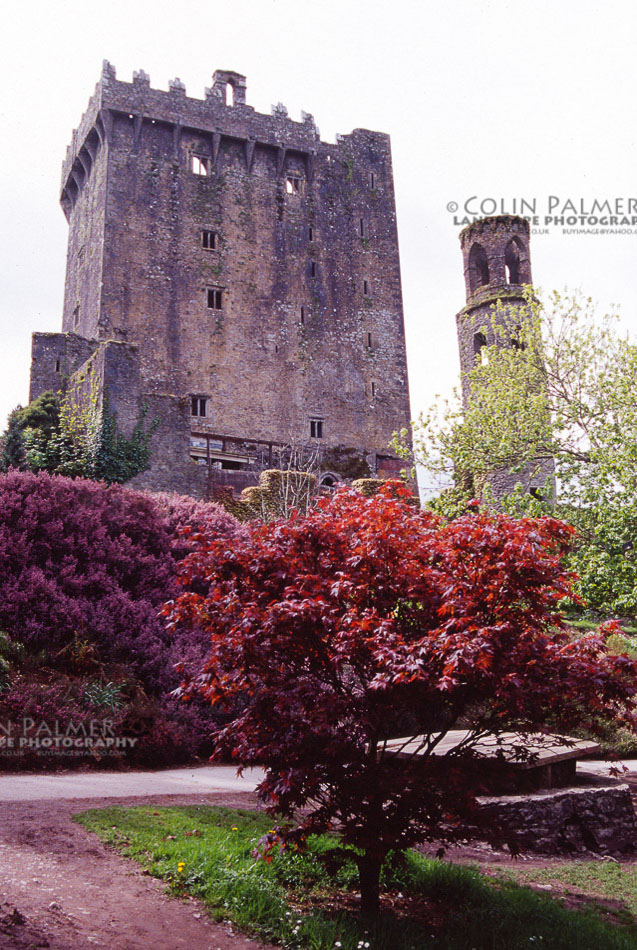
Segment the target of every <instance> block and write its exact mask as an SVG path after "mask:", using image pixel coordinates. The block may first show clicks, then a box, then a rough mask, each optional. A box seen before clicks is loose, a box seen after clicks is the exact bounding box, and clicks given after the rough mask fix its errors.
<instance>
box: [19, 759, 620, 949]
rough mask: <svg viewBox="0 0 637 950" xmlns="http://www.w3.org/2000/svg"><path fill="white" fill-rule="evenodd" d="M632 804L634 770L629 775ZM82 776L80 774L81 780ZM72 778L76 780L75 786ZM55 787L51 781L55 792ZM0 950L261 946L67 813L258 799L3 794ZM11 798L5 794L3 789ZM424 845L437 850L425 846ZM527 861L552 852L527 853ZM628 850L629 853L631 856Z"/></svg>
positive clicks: (535, 862) (541, 863) (469, 854)
mask: <svg viewBox="0 0 637 950" xmlns="http://www.w3.org/2000/svg"><path fill="white" fill-rule="evenodd" d="M626 778H627V780H628V782H629V784H630V786H631V790H632V792H633V797H634V801H635V805H636V807H637V773H635V772H632V773H631V774H630V775H629V776H627V777H626ZM80 780H81V777H80V776H78V781H80ZM78 788H79V786H78ZM57 792H59V789H57V788H56V789H55V793H56V794H57ZM1 797H2V796H1V794H0V815H1V816H2V817H1V819H0V950H27V948H28V950H33V948H36V947H37V948H39V947H49V948H51V950H86V948H102V950H179V948H188V950H258V948H264V945H263V944H261V943H259V942H258V941H254V940H249V939H248V938H246V937H244V936H241V935H240V934H235V933H233V931H232V928H231V926H230V925H229V924H215V923H212V922H211V921H210V920H209V919H208V917H207V915H206V913H205V911H204V910H203V908H202V906H201V905H200V904H199V903H198V902H197V901H194V900H189V901H179V900H174V899H170V898H168V897H167V896H166V894H165V892H164V885H163V883H162V882H160V881H157V880H155V879H154V878H151V877H149V876H147V875H145V874H143V873H142V870H141V868H140V867H139V865H138V864H136V863H135V862H133V861H128V860H125V859H124V858H121V857H119V856H118V855H117V854H116V853H115V851H113V850H112V849H109V848H107V847H105V846H104V845H102V844H101V843H100V842H99V841H98V839H97V838H96V837H95V836H94V835H91V834H89V833H87V832H86V831H85V830H84V829H83V828H81V827H80V826H79V825H77V824H75V823H74V822H72V821H71V815H72V814H74V813H76V812H78V811H83V810H85V809H87V808H93V807H104V806H106V805H111V804H121V805H138V804H139V803H140V801H143V802H144V803H145V804H146V803H148V804H153V805H186V804H188V805H194V804H210V805H228V806H230V807H241V808H252V807H255V797H254V795H253V794H252V792H249V791H233V790H230V789H228V788H227V789H226V790H224V791H218V792H208V791H206V792H202V791H199V792H197V793H194V792H192V791H191V792H190V793H189V794H186V795H184V794H181V795H167V794H162V795H148V794H146V795H143V796H142V795H141V794H139V793H138V794H136V795H128V796H121V795H120V796H119V797H116V798H105V797H103V795H102V796H101V797H99V798H82V799H81V800H78V799H75V800H73V799H60V798H59V797H54V798H48V799H41V798H40V799H37V798H34V799H33V800H28V801H10V800H4V801H2V800H1ZM6 797H7V798H9V797H10V796H8V795H7V796H6ZM425 850H426V851H427V852H430V853H435V850H436V848H435V846H433V851H431V849H430V848H427V849H425ZM445 859H446V860H451V861H454V862H477V863H479V864H484V865H493V864H494V863H495V864H497V863H501V862H502V863H505V862H506V863H508V862H509V861H510V856H509V855H507V854H506V852H499V853H497V852H496V853H494V852H493V851H492V850H491V849H490V848H488V847H487V846H484V845H480V844H475V845H473V846H469V847H464V848H450V849H448V851H447V852H446V854H445ZM522 860H524V862H525V863H527V862H528V864H527V866H529V867H533V866H535V867H548V866H551V865H555V864H559V863H560V859H559V858H550V857H546V858H544V857H542V856H539V855H533V856H530V855H524V856H523V857H522ZM635 860H636V859H635V858H633V859H632V860H630V861H629V862H628V863H635Z"/></svg>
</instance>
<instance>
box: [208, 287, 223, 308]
mask: <svg viewBox="0 0 637 950" xmlns="http://www.w3.org/2000/svg"><path fill="white" fill-rule="evenodd" d="M206 293H207V302H208V310H222V309H223V291H221V290H219V288H218V287H208V290H207V292H206Z"/></svg>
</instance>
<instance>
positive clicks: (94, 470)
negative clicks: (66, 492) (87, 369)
mask: <svg viewBox="0 0 637 950" xmlns="http://www.w3.org/2000/svg"><path fill="white" fill-rule="evenodd" d="M146 415H147V411H146V409H143V410H142V412H141V414H140V418H139V420H138V422H137V424H136V426H135V427H134V429H133V431H132V433H131V435H130V436H128V437H127V436H125V435H124V434H123V433H122V432H120V430H119V429H118V427H117V420H116V418H115V416H114V415H113V414H112V413H111V412H109V409H108V403H107V402H106V401H104V402H103V403H102V405H101V406H100V405H99V404H98V401H97V398H96V394H95V392H94V387H93V386H92V385H90V381H89V387H88V389H87V392H86V393H85V394H84V398H77V392H76V391H74V390H73V389H71V391H68V392H66V393H65V394H64V395H60V394H58V393H53V392H46V393H43V394H42V395H41V396H39V397H38V398H37V399H35V400H34V401H33V402H32V403H30V404H29V405H28V406H26V407H25V408H22V407H20V406H18V407H17V408H16V409H14V410H13V412H12V413H11V415H10V416H9V422H8V426H7V430H6V432H5V434H4V436H3V440H2V454H1V455H0V469H1V470H2V471H5V472H6V471H8V470H9V469H10V468H18V469H23V470H29V471H32V472H42V471H44V472H49V473H50V474H52V475H69V476H72V477H81V478H92V479H97V480H101V481H105V482H108V483H113V482H118V483H122V482H126V481H128V480H129V479H130V478H133V476H134V475H137V474H138V473H139V472H143V471H145V470H146V469H147V468H148V465H149V462H150V439H151V437H152V434H153V432H154V431H155V428H156V426H157V422H152V423H150V424H147V422H146Z"/></svg>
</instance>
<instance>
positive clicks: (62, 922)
mask: <svg viewBox="0 0 637 950" xmlns="http://www.w3.org/2000/svg"><path fill="white" fill-rule="evenodd" d="M139 802H140V799H139V798H114V799H108V800H107V799H104V798H99V799H94V800H87V799H84V800H82V801H72V800H71V801H69V800H66V801H29V802H8V803H7V802H3V803H2V804H0V809H1V812H0V814H1V815H2V819H1V821H0V905H1V906H0V948H2V950H27V948H29V950H31V948H34V947H49V948H51V950H85V948H103V950H179V948H182V947H183V948H188V950H258V948H260V947H263V946H264V945H263V944H261V943H259V942H258V941H254V940H249V939H248V938H246V937H243V936H241V935H238V934H234V933H233V931H232V928H231V926H230V925H229V924H215V923H213V922H212V921H210V920H209V919H208V917H207V916H206V913H205V911H204V910H203V908H202V906H201V905H200V904H199V903H198V902H197V901H194V900H189V901H181V900H174V899H170V898H168V897H167V896H166V895H165V893H164V885H163V884H162V883H161V882H160V881H157V880H155V879H154V878H151V877H149V876H147V875H144V874H143V873H142V871H141V869H140V868H139V866H138V865H137V864H136V863H135V862H133V861H127V860H125V859H123V858H121V857H119V856H118V855H117V854H116V853H115V852H114V851H112V850H110V849H108V848H106V847H105V846H104V845H102V844H101V843H100V842H99V841H98V840H97V838H96V837H95V836H94V835H91V834H88V833H87V832H86V831H85V830H84V829H83V828H81V827H80V826H79V825H77V824H75V822H72V821H71V818H70V816H71V815H72V814H74V813H75V812H78V811H83V810H84V809H86V808H92V807H104V806H105V805H111V804H122V805H135V804H139ZM144 802H145V803H146V802H148V803H149V804H157V805H159V804H161V805H173V804H174V805H182V804H211V805H229V806H232V807H241V808H251V807H254V805H255V799H254V796H253V795H252V794H250V793H235V794H228V793H223V792H222V793H219V794H216V795H215V794H208V795H205V796H201V795H198V796H195V795H188V796H183V795H180V796H176V795H174V796H173V795H162V796H161V797H160V798H159V797H148V798H144Z"/></svg>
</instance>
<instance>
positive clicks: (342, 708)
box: [167, 482, 637, 912]
mask: <svg viewBox="0 0 637 950" xmlns="http://www.w3.org/2000/svg"><path fill="white" fill-rule="evenodd" d="M409 501H410V498H409V492H408V491H407V489H406V488H404V487H403V486H401V485H400V483H395V482H394V483H387V484H386V486H385V487H384V488H383V489H382V490H381V491H380V493H379V494H377V495H375V496H374V497H372V498H365V497H363V496H362V495H361V494H359V493H357V492H355V491H352V490H343V491H339V492H337V493H336V494H335V495H334V496H332V497H331V498H329V499H323V500H322V501H321V503H320V504H319V505H318V507H317V508H316V509H315V510H313V511H311V512H309V513H308V514H307V515H305V516H296V517H292V518H291V519H289V520H287V521H279V522H275V523H271V524H266V525H257V526H253V527H252V528H251V532H250V535H249V537H247V538H239V539H237V540H233V541H232V543H228V541H227V540H225V539H220V540H206V539H205V538H201V539H200V543H199V546H198V549H197V550H196V551H195V552H194V553H192V554H191V555H190V556H189V557H188V558H187V559H186V560H185V562H184V569H183V575H182V583H183V584H184V586H185V588H186V590H185V592H184V593H183V594H182V596H181V597H180V598H179V600H178V601H177V602H176V603H175V604H172V605H169V607H168V608H167V609H168V611H169V613H170V614H171V623H173V624H178V623H196V624H198V625H200V626H203V627H204V628H205V629H206V630H207V631H208V632H209V633H210V640H211V651H210V656H209V658H208V660H207V662H206V664H205V668H204V670H202V674H201V677H200V678H199V681H198V683H197V684H196V687H191V688H197V689H199V690H201V691H203V692H204V693H205V695H206V696H207V697H208V698H209V700H210V702H211V703H213V704H216V705H217V706H219V707H220V708H222V709H223V708H226V709H227V710H229V711H232V710H234V718H233V720H232V721H231V723H230V724H229V725H228V726H227V727H225V728H222V729H220V731H219V732H218V734H217V737H216V754H217V755H218V756H228V755H229V756H231V757H232V758H233V759H234V760H236V761H237V762H238V763H240V764H241V765H251V764H258V765H263V766H264V767H265V769H266V777H265V779H264V781H263V782H262V783H261V784H260V786H259V790H258V791H259V795H260V797H261V799H262V800H263V801H264V802H266V803H267V804H268V806H269V807H270V808H271V809H272V811H273V812H276V813H278V814H281V815H282V816H283V817H284V818H285V819H287V822H288V823H287V825H286V826H284V827H286V828H287V830H284V831H281V836H282V837H283V839H284V840H285V839H286V838H287V839H288V840H290V839H292V840H296V841H297V842H298V841H299V840H301V841H302V840H303V838H304V836H306V835H307V834H309V833H311V832H317V831H322V830H326V829H333V830H335V831H336V832H337V833H338V834H339V835H340V838H341V841H342V844H343V846H344V847H345V848H348V847H349V848H352V850H353V856H354V858H355V860H356V861H357V862H358V867H359V872H360V885H361V896H362V907H363V910H365V911H367V912H375V911H376V910H377V909H378V902H379V875H380V870H381V867H382V864H383V861H384V859H385V858H386V856H387V854H388V852H389V851H390V850H393V851H396V850H398V851H400V850H402V849H404V848H406V847H408V846H410V845H411V844H413V843H415V842H418V841H423V840H433V839H435V838H440V837H443V838H447V839H451V838H453V837H454V836H456V837H457V836H462V835H465V834H466V828H467V826H468V823H471V822H474V821H475V815H476V805H475V798H476V794H478V793H479V792H480V790H481V768H480V767H479V766H480V759H479V757H478V756H477V754H476V751H475V749H474V747H475V745H476V743H477V742H478V740H479V739H480V738H481V737H483V736H484V734H485V733H501V732H502V731H503V730H505V729H511V728H514V729H516V730H522V731H526V730H529V731H537V730H541V729H543V728H546V727H547V726H550V728H557V727H560V728H562V729H564V730H568V729H569V728H571V727H573V726H575V725H581V724H582V722H583V720H584V719H585V718H586V716H587V715H588V716H591V717H593V716H594V717H595V718H597V719H599V718H600V717H603V716H604V715H605V714H606V715H608V716H611V717H624V721H631V718H632V717H633V715H634V701H633V695H634V692H635V681H636V672H637V666H636V664H635V663H634V662H632V661H630V660H628V658H626V657H622V656H609V655H607V654H606V651H605V646H604V632H601V633H600V634H598V635H595V636H587V637H583V638H581V639H579V640H576V641H573V640H571V639H570V638H569V636H568V635H567V634H566V633H565V632H563V631H562V630H561V627H562V621H561V619H560V613H559V605H560V602H561V601H562V600H563V599H564V598H565V597H567V596H568V594H569V583H570V578H569V576H568V575H567V574H566V573H565V572H564V570H563V568H562V566H561V563H560V556H561V554H562V553H563V552H564V550H565V548H566V547H567V546H568V544H569V543H570V542H571V540H572V529H570V528H569V527H568V526H566V525H564V524H562V523H561V522H559V521H556V520H554V519H551V518H542V519H540V520H531V519H521V520H514V519H511V518H507V517H505V516H503V515H494V514H488V513H485V512H483V511H479V510H477V509H476V510H475V511H474V512H473V513H470V514H467V515H465V516H463V517H461V518H458V519H457V520H455V521H453V522H451V523H446V522H444V521H442V520H440V519H438V518H437V517H436V516H434V515H433V514H431V513H428V512H423V511H420V510H419V509H418V508H416V507H415V506H414V505H413V504H410V503H409ZM457 728H463V729H465V730H468V731H467V732H466V733H465V738H464V740H463V741H462V742H461V743H460V744H459V745H456V746H455V747H454V748H452V749H451V750H450V751H447V753H446V754H441V753H440V745H441V739H442V738H443V737H444V736H445V735H446V734H447V732H448V730H450V729H457ZM396 736H401V737H402V736H404V737H410V736H419V737H421V738H420V740H419V742H418V744H417V745H418V748H417V750H416V749H414V754H413V755H409V756H407V757H401V758H400V759H399V758H398V757H397V756H396V754H395V750H394V749H392V750H390V749H389V748H388V747H387V739H388V738H391V737H396ZM476 766H478V767H476ZM290 821H292V822H293V823H292V824H290ZM269 843H270V844H271V843H272V841H270V842H269Z"/></svg>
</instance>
